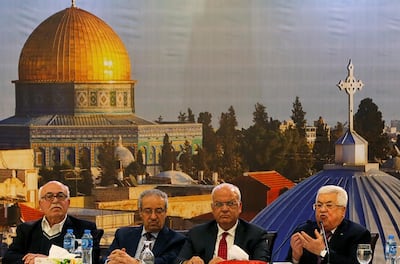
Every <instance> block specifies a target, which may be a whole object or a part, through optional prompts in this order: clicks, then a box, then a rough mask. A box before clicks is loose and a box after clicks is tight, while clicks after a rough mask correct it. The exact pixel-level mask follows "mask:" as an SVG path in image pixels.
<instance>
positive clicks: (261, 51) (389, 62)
mask: <svg viewBox="0 0 400 264" xmlns="http://www.w3.org/2000/svg"><path fill="white" fill-rule="evenodd" d="M70 5H71V1H70V0H57V1H56V0H3V1H2V8H1V9H0V23H1V25H2V26H1V28H0V36H1V37H0V61H1V64H0V67H1V69H0V118H1V119H4V118H6V117H9V116H12V115H14V111H15V100H14V96H15V91H14V85H13V84H12V83H11V81H12V80H16V79H18V59H19V54H20V51H21V49H22V47H23V44H24V43H25V41H26V39H27V38H28V36H29V34H30V33H31V32H32V31H33V30H34V29H35V28H36V27H37V26H38V25H39V24H40V23H41V22H42V21H43V20H45V19H46V18H48V17H49V16H51V15H53V14H54V13H56V12H58V11H60V10H63V9H65V8H68V7H69V6H70ZM76 5H77V6H78V7H79V8H82V9H85V10H86V11H88V12H90V13H92V14H94V15H96V16H98V17H100V18H101V19H103V20H104V21H105V22H106V23H107V24H109V25H110V26H111V27H112V28H113V29H114V30H115V31H116V32H117V34H118V35H119V36H120V37H121V39H122V41H123V42H124V43H125V45H126V47H127V50H128V52H129V55H130V58H131V62H132V69H131V72H132V79H135V80H137V81H138V82H137V85H136V93H135V98H136V114H138V115H139V116H141V117H144V118H146V119H148V120H155V119H157V118H158V116H160V115H161V116H162V117H163V118H164V120H176V119H177V116H178V114H179V112H180V111H182V112H186V111H187V108H188V107H191V109H192V110H193V112H194V113H195V114H196V116H197V114H198V113H199V112H204V111H208V112H211V113H212V115H213V121H214V126H215V127H217V123H218V119H219V116H220V114H221V112H227V110H228V108H229V106H231V105H232V106H233V107H234V109H235V110H236V115H237V118H238V121H239V127H248V126H249V125H250V124H251V123H252V113H253V111H254V105H255V104H256V103H257V102H259V103H261V104H263V105H264V106H266V107H267V112H268V114H269V116H270V117H272V118H274V119H279V120H281V121H283V120H285V119H289V118H290V115H291V109H292V103H293V102H294V100H295V97H296V96H299V97H300V101H301V102H302V104H303V109H304V111H305V112H306V113H307V114H306V118H307V120H308V123H309V124H311V123H312V121H314V120H317V119H318V117H319V116H322V117H323V118H324V119H325V120H326V121H327V122H328V123H329V124H331V125H334V124H336V122H337V121H340V122H346V121H347V109H348V108H347V100H348V99H347V95H346V94H345V92H344V91H340V90H339V89H338V88H337V87H336V84H337V83H338V82H339V81H340V80H343V79H345V78H346V76H347V68H346V67H347V64H348V61H349V59H352V61H353V64H354V67H355V70H354V71H355V72H354V73H355V77H356V78H357V79H361V80H362V81H363V83H364V88H363V89H362V90H361V91H358V92H357V93H356V94H355V97H354V102H355V105H354V109H355V111H357V109H358V104H359V102H360V101H361V100H362V99H364V98H366V97H370V98H372V99H373V101H374V102H375V103H376V104H377V105H378V107H379V109H380V110H381V111H382V113H383V118H384V120H386V124H387V123H388V121H390V120H392V119H400V118H399V115H398V114H397V112H398V107H397V106H398V104H399V103H398V101H399V100H398V96H399V94H400V92H399V89H398V84H399V83H400V82H399V81H400V67H399V66H400V53H399V48H400V45H399V44H400V34H399V33H400V17H399V15H398V10H400V1H396V0H375V1H373V0H360V1H355V0H354V1H351V0H347V1H344V0H335V1H331V0H326V1H324V0H302V1H298V0H286V1H281V0H268V1H265V0H249V1H245V0H219V1H215V0H165V1H161V0H157V1H156V0H135V1H132V0H113V1H112V0H76Z"/></svg>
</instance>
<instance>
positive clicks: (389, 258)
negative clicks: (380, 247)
mask: <svg viewBox="0 0 400 264" xmlns="http://www.w3.org/2000/svg"><path fill="white" fill-rule="evenodd" d="M396 255H397V243H396V240H394V235H389V236H388V240H387V241H386V245H385V260H386V263H387V264H395V263H396Z"/></svg>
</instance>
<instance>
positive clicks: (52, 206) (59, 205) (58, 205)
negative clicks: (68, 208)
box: [50, 203, 63, 209]
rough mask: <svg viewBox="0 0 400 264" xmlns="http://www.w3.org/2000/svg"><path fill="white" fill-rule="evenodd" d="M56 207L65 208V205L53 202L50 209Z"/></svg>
mask: <svg viewBox="0 0 400 264" xmlns="http://www.w3.org/2000/svg"><path fill="white" fill-rule="evenodd" d="M54 208H63V207H62V206H61V204H59V203H56V204H51V206H50V209H54Z"/></svg>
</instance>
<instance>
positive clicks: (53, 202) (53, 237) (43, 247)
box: [2, 181, 100, 264]
mask: <svg viewBox="0 0 400 264" xmlns="http://www.w3.org/2000/svg"><path fill="white" fill-rule="evenodd" d="M69 204H70V199H69V188H68V186H66V185H64V184H62V183H61V182H58V181H50V182H48V183H46V184H44V185H43V186H42V187H40V189H39V206H40V209H41V211H42V212H43V213H44V216H43V218H42V219H40V220H37V221H32V222H25V223H22V224H20V225H18V226H17V236H16V237H15V238H14V241H13V243H12V244H11V245H10V247H9V249H8V250H7V252H6V253H5V256H4V258H3V260H2V261H3V262H2V263H3V264H20V263H23V264H34V263H35V258H36V257H47V256H48V254H49V250H50V248H51V246H52V245H56V246H59V247H63V240H64V235H65V234H66V232H67V229H73V230H74V235H75V237H76V238H81V237H82V235H83V233H84V230H85V229H89V230H92V231H94V230H96V229H97V228H96V224H95V223H93V222H89V221H86V220H81V219H77V218H75V217H73V216H70V215H68V214H67V211H68V208H69ZM99 254H100V247H99V241H98V240H94V241H93V263H94V264H95V263H98V262H99Z"/></svg>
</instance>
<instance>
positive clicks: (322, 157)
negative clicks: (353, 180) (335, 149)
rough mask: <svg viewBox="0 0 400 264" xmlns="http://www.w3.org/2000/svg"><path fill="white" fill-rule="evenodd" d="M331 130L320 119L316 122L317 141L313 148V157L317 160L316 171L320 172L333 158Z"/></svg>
mask: <svg viewBox="0 0 400 264" xmlns="http://www.w3.org/2000/svg"><path fill="white" fill-rule="evenodd" d="M329 140H330V139H329V129H328V127H327V124H326V123H325V121H324V120H323V119H322V117H319V119H318V121H317V122H316V139H315V142H314V146H313V156H314V159H315V163H314V170H315V171H320V170H322V169H323V165H324V164H327V163H330V161H331V159H332V156H331V155H330V154H331V153H330V142H329Z"/></svg>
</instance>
